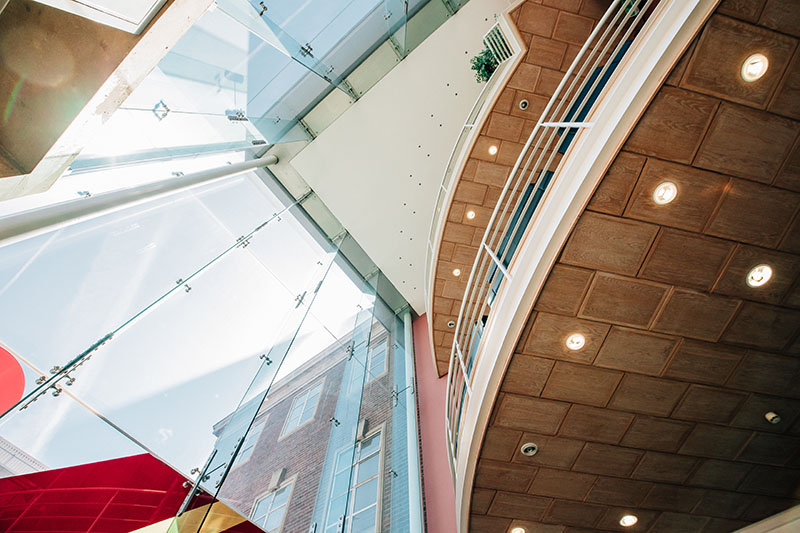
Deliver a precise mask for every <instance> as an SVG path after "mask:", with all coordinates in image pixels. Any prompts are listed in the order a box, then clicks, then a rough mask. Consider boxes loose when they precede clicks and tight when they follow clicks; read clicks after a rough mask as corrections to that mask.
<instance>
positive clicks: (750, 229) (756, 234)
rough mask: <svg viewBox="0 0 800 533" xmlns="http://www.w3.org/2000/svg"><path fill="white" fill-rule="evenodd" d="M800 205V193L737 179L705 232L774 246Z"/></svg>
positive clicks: (749, 242)
mask: <svg viewBox="0 0 800 533" xmlns="http://www.w3.org/2000/svg"><path fill="white" fill-rule="evenodd" d="M798 205H800V195H798V194H796V193H792V192H789V191H784V190H782V189H776V188H774V187H768V186H766V185H760V184H758V183H751V182H748V181H744V180H738V179H734V180H732V181H731V185H730V188H729V189H728V190H727V191H726V193H725V195H724V196H723V198H722V202H721V204H720V206H719V209H718V210H717V212H716V214H715V215H714V217H713V218H712V219H711V220H710V222H709V224H708V228H707V229H706V231H705V233H707V234H709V235H714V236H716V237H722V238H727V239H732V240H737V241H741V242H745V243H748V244H755V245H756V246H764V247H770V248H774V247H775V246H777V244H778V243H779V242H780V240H781V237H782V236H783V232H784V231H785V230H786V228H787V226H788V225H789V223H790V222H791V221H792V218H793V216H794V214H795V211H796V209H797V207H798Z"/></svg>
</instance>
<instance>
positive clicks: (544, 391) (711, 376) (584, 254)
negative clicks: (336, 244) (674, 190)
mask: <svg viewBox="0 0 800 533" xmlns="http://www.w3.org/2000/svg"><path fill="white" fill-rule="evenodd" d="M799 16H800V10H798V9H797V5H796V2H795V3H793V2H790V1H780V0H750V1H746V0H738V1H732V0H728V1H724V2H722V4H721V5H720V6H719V8H718V10H717V13H715V15H714V16H712V18H711V19H710V20H709V21H708V22H707V23H706V25H705V27H704V28H703V30H702V31H701V32H700V34H699V35H698V37H697V39H696V40H695V42H694V43H692V45H691V46H690V47H689V48H688V50H687V52H686V54H685V56H684V58H683V59H682V60H681V61H680V62H679V63H678V65H676V67H675V69H674V70H673V72H672V74H671V75H670V76H669V78H668V80H667V83H666V84H665V85H664V86H663V87H662V88H661V89H660V91H659V92H658V94H657V95H656V97H655V98H654V99H653V101H652V102H651V104H650V106H649V108H648V109H647V111H646V112H645V114H644V115H643V117H642V118H641V120H640V121H639V123H638V125H637V126H636V128H635V129H634V130H633V132H632V134H631V135H630V137H629V139H628V140H627V142H626V144H625V145H624V147H623V150H622V151H621V152H620V153H619V154H618V156H617V158H616V160H615V161H614V162H613V164H612V165H611V167H610V168H609V170H608V171H607V173H606V175H605V177H604V179H603V180H602V181H601V183H600V184H599V186H598V188H597V190H596V191H595V193H594V196H593V197H592V199H591V200H590V202H589V204H588V207H587V209H586V211H585V212H584V213H583V214H582V215H581V217H580V219H579V220H578V222H577V224H576V226H575V228H574V229H573V232H572V234H571V236H570V238H569V239H568V241H567V242H566V244H565V246H564V248H563V250H562V252H561V256H560V258H559V261H558V262H557V264H556V265H555V266H554V268H553V270H552V271H551V273H550V275H549V277H548V279H547V282H546V284H545V286H544V289H543V290H542V293H541V294H540V296H539V298H538V300H537V302H536V304H535V307H534V311H533V312H532V313H531V315H530V316H529V318H528V324H527V326H526V328H525V330H524V333H523V336H522V338H520V339H519V342H518V345H517V349H516V353H515V354H514V356H513V358H512V360H511V364H510V366H509V368H508V370H507V372H506V376H505V378H504V381H503V384H502V387H501V390H500V393H499V396H498V398H497V400H496V403H495V406H494V410H493V413H492V416H491V419H490V423H489V427H488V429H487V433H486V436H485V439H484V443H483V447H482V449H481V452H480V458H479V460H478V467H477V475H476V478H475V483H474V489H473V499H472V508H471V521H470V530H471V531H476V532H487V531H500V532H502V531H509V530H510V528H512V527H515V526H522V527H526V528H527V530H528V531H529V532H533V531H537V532H538V531H560V532H563V531H587V530H604V531H623V530H624V531H681V532H693V531H704V532H715V531H720V532H722V531H732V530H734V529H736V528H739V527H742V526H744V525H745V524H747V523H750V522H753V521H756V520H760V519H762V518H764V517H766V516H769V515H771V514H774V513H775V512H778V511H780V510H783V509H785V508H787V507H789V506H792V505H795V504H797V503H800V386H798V383H800V194H798V192H800V122H798V120H800V104H799V103H798V102H800V95H798V92H799V91H800V48H799V47H798V39H797V37H798V36H800V35H799V34H800V21H798V17H799ZM754 52H761V53H764V54H765V55H767V57H768V58H769V61H770V64H769V70H768V72H767V74H766V75H765V76H764V77H763V78H762V79H760V80H758V81H756V82H753V83H751V84H746V83H745V82H744V81H742V79H741V77H740V75H739V70H740V68H741V64H742V62H743V61H744V59H745V58H746V57H748V56H749V55H750V54H752V53H754ZM666 180H669V181H672V182H674V183H675V184H676V185H677V187H678V196H677V198H676V199H675V200H674V201H673V202H672V203H670V204H668V205H664V206H659V205H656V204H655V203H654V202H653V200H652V194H653V190H654V188H655V187H656V186H657V185H658V184H659V183H661V182H663V181H666ZM762 263H766V264H769V265H770V266H772V268H773V271H774V275H773V278H772V279H771V280H770V281H769V282H768V283H767V284H766V285H764V286H762V287H758V288H753V287H750V286H748V285H747V284H746V283H745V279H746V276H747V274H748V272H749V271H750V269H751V268H753V267H754V266H756V265H758V264H762ZM574 332H580V333H582V334H583V335H584V336H585V338H586V344H585V346H584V347H583V348H582V349H581V350H578V351H570V350H568V349H567V348H566V346H565V340H566V337H567V336H568V335H570V334H572V333H574ZM769 411H774V412H776V413H779V414H780V416H781V419H782V420H781V422H780V423H779V424H776V425H773V424H770V423H769V422H767V420H766V418H765V416H764V415H765V413H767V412H769ZM526 442H534V443H536V444H537V445H538V446H539V452H538V453H537V454H536V455H534V456H532V457H527V456H525V455H523V454H522V453H521V452H520V446H521V445H522V444H523V443H526ZM628 513H632V514H635V515H637V516H638V517H639V522H638V524H637V525H636V526H634V527H631V528H622V527H621V526H620V525H619V518H620V517H621V516H622V515H623V514H628Z"/></svg>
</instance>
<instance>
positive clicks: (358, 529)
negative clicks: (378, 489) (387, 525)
mask: <svg viewBox="0 0 800 533" xmlns="http://www.w3.org/2000/svg"><path fill="white" fill-rule="evenodd" d="M377 510H378V509H377V507H376V506H373V507H370V508H369V509H367V510H365V511H362V512H360V513H358V514H357V515H355V516H354V517H353V526H352V528H351V530H350V531H351V532H352V533H367V532H369V531H375V515H376V513H377Z"/></svg>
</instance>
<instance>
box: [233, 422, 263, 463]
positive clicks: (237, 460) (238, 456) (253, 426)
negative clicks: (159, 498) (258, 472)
mask: <svg viewBox="0 0 800 533" xmlns="http://www.w3.org/2000/svg"><path fill="white" fill-rule="evenodd" d="M267 419H269V413H267V414H266V415H264V416H262V417H261V418H259V419H257V420H255V421H254V422H253V425H252V426H251V427H250V430H248V432H247V435H246V436H245V438H244V439H245V441H247V439H248V437H249V436H250V435H251V434H252V435H255V437H254V438H255V440H254V441H253V445H252V446H251V447H250V449H255V447H256V445H257V444H258V441H259V440H260V439H261V435H262V434H263V433H264V429H265V428H266V427H267ZM256 426H261V429H259V430H258V433H257V434H255V433H251V431H252V430H253V428H255V427H256ZM244 444H245V443H242V447H241V448H240V449H239V453H238V454H237V455H236V458H235V459H234V460H233V464H232V465H231V469H234V468H238V467H239V466H241V465H243V464H245V463H246V462H247V461H249V460H250V458H251V457H252V456H253V453H252V452H251V453H250V454H249V455H248V456H247V457H245V458H244V459H241V456H242V452H243V451H244V450H245V447H244Z"/></svg>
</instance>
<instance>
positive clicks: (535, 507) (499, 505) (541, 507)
mask: <svg viewBox="0 0 800 533" xmlns="http://www.w3.org/2000/svg"><path fill="white" fill-rule="evenodd" d="M550 501H551V500H550V499H549V498H542V497H540V496H531V495H529V494H516V493H512V492H504V491H498V492H497V494H496V495H495V497H494V500H492V505H491V507H490V508H489V515H492V516H502V517H506V518H521V519H523V520H541V519H542V516H543V515H544V512H545V510H546V509H547V506H548V505H550Z"/></svg>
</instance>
